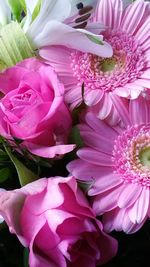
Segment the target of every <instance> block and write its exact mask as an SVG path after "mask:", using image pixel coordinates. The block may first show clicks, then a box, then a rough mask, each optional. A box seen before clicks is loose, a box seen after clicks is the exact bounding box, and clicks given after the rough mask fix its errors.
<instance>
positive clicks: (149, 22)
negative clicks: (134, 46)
mask: <svg viewBox="0 0 150 267" xmlns="http://www.w3.org/2000/svg"><path fill="white" fill-rule="evenodd" d="M149 32H150V17H148V18H147V19H146V21H145V22H144V23H143V24H142V26H141V27H140V28H139V30H138V31H137V33H136V34H135V37H136V38H137V40H138V41H139V42H140V43H143V42H144V41H145V40H146V39H147V37H148V36H149Z"/></svg>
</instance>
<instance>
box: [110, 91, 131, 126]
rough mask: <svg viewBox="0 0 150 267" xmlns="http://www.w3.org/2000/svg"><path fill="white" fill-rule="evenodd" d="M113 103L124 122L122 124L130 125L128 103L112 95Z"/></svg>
mask: <svg viewBox="0 0 150 267" xmlns="http://www.w3.org/2000/svg"><path fill="white" fill-rule="evenodd" d="M110 96H111V99H112V102H113V104H114V106H115V108H116V110H117V112H118V114H119V116H120V118H121V120H122V122H123V123H124V124H125V125H126V126H127V125H130V124H131V123H130V118H129V113H128V103H127V102H124V101H125V100H124V99H121V98H119V97H118V96H115V95H114V94H111V95H110Z"/></svg>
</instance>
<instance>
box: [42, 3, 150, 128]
mask: <svg viewBox="0 0 150 267" xmlns="http://www.w3.org/2000/svg"><path fill="white" fill-rule="evenodd" d="M149 9H150V3H149V2H144V0H139V1H135V2H134V3H132V4H130V5H128V6H127V7H126V8H125V9H124V8H123V2H122V0H107V1H106V0H99V1H98V5H97V8H96V11H95V13H94V15H93V22H96V23H97V22H99V23H104V25H105V26H106V27H107V29H106V30H105V31H104V32H102V34H103V35H104V40H106V41H107V42H108V43H110V44H111V46H112V48H113V51H114V54H113V56H112V57H111V58H103V57H98V56H96V55H94V54H89V53H83V52H80V51H77V50H73V49H72V50H71V49H67V48H65V47H55V46H54V47H51V48H44V49H43V50H41V55H42V57H44V58H45V59H47V60H48V61H49V62H50V64H51V65H52V66H54V67H55V70H56V71H57V72H58V74H59V77H60V78H61V80H62V81H63V83H64V85H65V98H66V101H67V102H68V103H69V104H70V105H71V108H74V107H76V106H78V105H80V103H81V101H82V90H81V86H82V84H83V83H84V101H85V103H86V104H87V105H88V106H90V107H92V109H93V111H94V112H95V113H96V114H97V116H98V117H99V118H100V119H109V121H110V122H111V123H112V124H113V123H116V121H118V120H119V117H118V116H117V112H116V110H114V104H113V100H112V97H111V96H112V94H113V95H114V96H116V95H119V96H121V97H124V98H131V99H136V98H137V97H138V96H139V95H140V94H141V93H142V92H145V91H146V89H147V88H149V89H150V64H149V53H150V45H149V32H150V13H149Z"/></svg>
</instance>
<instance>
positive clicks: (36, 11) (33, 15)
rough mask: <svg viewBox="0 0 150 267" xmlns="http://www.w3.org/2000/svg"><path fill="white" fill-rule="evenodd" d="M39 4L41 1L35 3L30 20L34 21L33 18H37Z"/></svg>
mask: <svg viewBox="0 0 150 267" xmlns="http://www.w3.org/2000/svg"><path fill="white" fill-rule="evenodd" d="M41 3H42V0H39V1H38V2H37V5H36V7H35V9H34V11H33V14H32V20H35V18H36V17H37V16H38V14H39V12H40V9H41Z"/></svg>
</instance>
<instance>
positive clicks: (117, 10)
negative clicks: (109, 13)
mask: <svg viewBox="0 0 150 267" xmlns="http://www.w3.org/2000/svg"><path fill="white" fill-rule="evenodd" d="M112 6H113V28H114V29H117V28H120V23H121V19H122V13H123V2H122V0H112Z"/></svg>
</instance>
